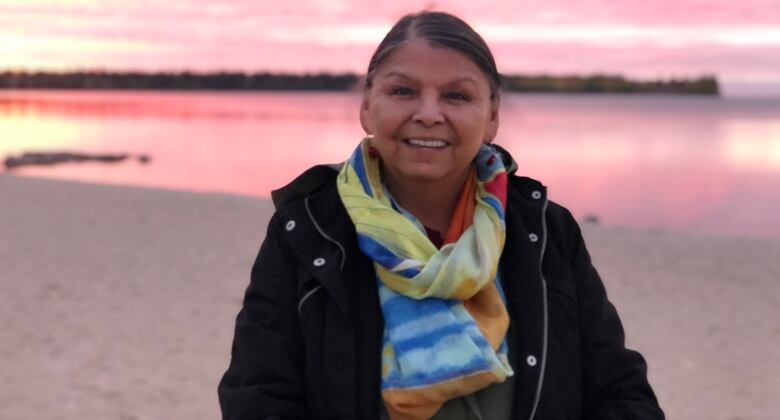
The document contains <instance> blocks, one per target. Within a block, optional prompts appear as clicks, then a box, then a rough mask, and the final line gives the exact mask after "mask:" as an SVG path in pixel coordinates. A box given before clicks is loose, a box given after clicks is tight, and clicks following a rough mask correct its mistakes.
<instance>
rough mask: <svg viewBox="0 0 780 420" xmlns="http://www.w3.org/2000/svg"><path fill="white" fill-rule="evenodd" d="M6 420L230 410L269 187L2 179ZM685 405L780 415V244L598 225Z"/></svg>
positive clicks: (1, 386)
mask: <svg viewBox="0 0 780 420" xmlns="http://www.w3.org/2000/svg"><path fill="white" fill-rule="evenodd" d="M0 200H1V201H0V203H1V204H0V358H2V362H0V363H1V364H0V419H2V420H16V419H37V420H48V419H58V420H59V419H62V420H70V419H73V420H77V419H78V420H83V419H119V420H131V419H138V420H141V419H144V420H145V419H149V420H154V419H191V420H197V419H216V418H219V417H220V414H219V406H218V402H217V395H216V386H217V382H218V381H219V378H220V376H221V375H222V372H223V371H224V370H225V368H226V367H227V363H228V360H229V352H230V343H231V340H232V335H233V322H234V318H235V315H236V313H237V311H238V309H239V307H240V304H241V298H242V295H243V291H244V289H245V288H246V286H247V283H248V278H249V269H250V266H251V263H252V261H253V259H254V256H255V254H256V252H257V249H258V247H259V244H260V242H261V240H262V238H263V236H264V234H265V225H266V223H267V221H268V218H269V217H270V215H271V212H272V205H271V204H270V202H269V201H268V200H264V199H258V198H249V197H239V196H231V195H218V194H194V193H188V192H177V191H163V190H153V189H142V188H130V187H117V186H103V185H92V184H83V183H75V182H64V181H52V180H42V179H33V178H21V177H14V176H11V175H8V174H2V175H0ZM584 232H585V236H586V240H587V242H588V246H589V248H590V250H591V254H592V256H593V259H594V262H595V263H596V266H597V267H598V268H599V270H600V272H601V274H602V277H603V278H604V281H605V283H606V285H607V290H608V292H609V294H610V297H611V299H612V300H613V301H614V302H615V304H616V306H617V307H618V310H619V312H620V313H621V316H622V318H623V322H624V325H625V326H626V330H627V336H628V343H629V345H630V346H631V347H634V348H636V349H638V350H640V351H641V352H642V353H643V354H644V355H645V357H646V358H647V359H648V362H649V366H650V370H649V375H650V381H651V383H652V384H653V385H654V387H655V389H656V392H657V394H658V397H659V400H660V401H661V404H662V406H663V407H664V409H665V410H666V412H667V417H668V418H669V419H691V420H697V419H701V420H705V419H706V420H718V419H723V420H736V419H766V420H769V419H777V418H780V350H778V344H780V322H779V321H778V320H780V240H760V239H748V238H737V237H725V236H707V235H701V234H698V235H694V234H680V233H675V234H672V233H665V232H648V231H636V230H629V229H621V228H609V227H601V226H593V225H586V226H584Z"/></svg>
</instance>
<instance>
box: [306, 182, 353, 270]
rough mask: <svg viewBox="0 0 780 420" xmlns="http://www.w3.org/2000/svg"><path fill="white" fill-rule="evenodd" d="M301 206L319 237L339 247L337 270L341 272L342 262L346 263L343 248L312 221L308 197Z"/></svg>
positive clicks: (312, 216) (342, 268)
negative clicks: (339, 256)
mask: <svg viewBox="0 0 780 420" xmlns="http://www.w3.org/2000/svg"><path fill="white" fill-rule="evenodd" d="M303 205H304V207H306V214H308V215H309V220H311V223H312V224H313V225H314V228H315V229H317V232H319V233H320V235H322V237H323V238H325V239H326V240H328V241H330V242H332V243H334V244H336V246H337V247H339V251H341V263H340V264H339V270H342V271H343V270H344V261H346V259H347V252H346V251H344V247H343V246H341V244H340V243H339V241H337V240H335V239H333V238H331V237H330V236H328V234H327V233H325V231H324V230H322V228H321V227H320V224H319V223H317V220H316V219H314V215H313V214H312V213H311V209H309V197H306V198H305V199H303Z"/></svg>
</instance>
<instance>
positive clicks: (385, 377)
mask: <svg viewBox="0 0 780 420" xmlns="http://www.w3.org/2000/svg"><path fill="white" fill-rule="evenodd" d="M370 148H371V146H370V145H369V144H368V141H365V140H364V141H363V142H362V143H361V144H360V145H359V146H358V147H357V149H356V150H355V152H354V153H353V154H352V157H351V158H350V159H349V161H347V162H346V163H345V164H344V166H343V167H342V169H341V172H340V173H339V176H338V181H337V184H338V191H339V195H340V197H341V200H342V202H343V203H344V206H345V207H346V209H347V213H348V214H349V216H350V218H351V219H352V222H353V223H354V225H355V228H356V230H357V234H358V242H359V246H360V249H361V250H362V252H363V253H364V254H366V255H368V256H369V257H370V258H371V259H372V260H373V261H374V269H375V271H376V274H377V277H378V281H379V299H380V303H381V306H382V313H383V315H384V320H385V331H384V342H383V347H382V397H383V399H384V401H385V405H386V407H387V410H388V413H389V414H390V417H391V418H392V419H394V420H395V419H426V418H430V417H431V416H433V415H434V414H436V412H437V411H438V410H439V409H440V408H441V406H442V404H443V403H444V402H445V401H447V400H450V399H453V398H457V397H461V396H464V395H468V394H471V393H473V392H475V391H477V390H480V389H482V388H485V387H486V386H488V385H490V384H492V383H494V382H502V381H503V380H504V379H505V378H506V377H507V376H511V375H512V374H513V372H512V369H511V367H510V366H509V362H508V359H507V345H506V341H505V336H506V331H507V329H508V326H509V316H508V314H507V311H506V306H505V304H504V299H503V296H502V295H501V292H500V285H497V283H498V281H499V280H498V278H497V274H498V273H497V270H498V261H499V258H500V256H501V251H502V249H503V246H504V238H505V232H506V228H505V224H504V211H505V208H506V188H507V174H506V170H505V169H504V166H503V162H502V161H501V157H500V156H499V155H498V153H497V152H495V151H494V150H493V149H492V148H491V147H489V146H482V148H481V149H480V151H479V153H478V155H477V157H476V159H475V160H474V169H473V170H472V172H471V173H472V174H474V175H475V176H474V177H472V180H471V183H470V185H469V183H467V187H466V188H464V191H466V192H464V193H462V196H461V200H459V203H460V204H459V208H457V209H456V210H455V214H454V217H453V221H452V222H451V225H452V226H451V228H450V231H449V232H448V234H447V238H448V241H449V242H450V243H446V244H445V245H444V246H442V247H441V249H437V247H436V246H435V245H434V244H433V243H431V241H430V240H429V239H428V237H427V236H426V234H425V230H424V228H423V226H422V224H420V223H419V222H418V221H417V220H416V219H415V218H414V216H412V215H411V214H409V213H408V212H406V211H404V210H403V209H401V208H400V207H399V206H396V205H395V203H394V202H393V200H392V197H390V196H389V193H388V191H387V190H386V189H385V188H384V186H383V184H382V180H381V176H380V168H381V161H380V159H379V158H378V156H377V155H376V153H373V152H371V153H370V152H369V151H370ZM469 186H471V188H469ZM468 191H471V192H470V195H471V196H470V197H468V195H469V193H468ZM464 197H465V199H464ZM463 203H465V204H466V207H465V208H466V210H465V211H464V210H463V208H464V207H463ZM468 204H470V206H468ZM458 218H460V220H457V219H458ZM464 218H465V219H464ZM453 226H460V227H459V228H458V227H455V228H453ZM453 229H455V232H453ZM453 233H455V235H453ZM451 237H452V238H451Z"/></svg>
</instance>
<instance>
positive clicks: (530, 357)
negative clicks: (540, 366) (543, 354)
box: [525, 355, 536, 367]
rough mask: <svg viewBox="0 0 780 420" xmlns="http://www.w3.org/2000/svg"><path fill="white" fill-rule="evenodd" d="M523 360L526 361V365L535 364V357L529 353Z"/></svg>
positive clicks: (532, 365)
mask: <svg viewBox="0 0 780 420" xmlns="http://www.w3.org/2000/svg"><path fill="white" fill-rule="evenodd" d="M525 362H526V363H528V366H531V367H534V366H536V357H534V356H533V355H530V356H528V357H526V358H525Z"/></svg>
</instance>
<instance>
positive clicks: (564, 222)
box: [507, 174, 581, 254]
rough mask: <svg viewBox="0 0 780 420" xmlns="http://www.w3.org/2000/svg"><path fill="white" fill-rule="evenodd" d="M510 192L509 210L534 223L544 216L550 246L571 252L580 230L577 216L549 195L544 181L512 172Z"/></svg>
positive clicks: (508, 193)
mask: <svg viewBox="0 0 780 420" xmlns="http://www.w3.org/2000/svg"><path fill="white" fill-rule="evenodd" d="M507 195H508V203H507V211H508V212H513V213H515V215H518V214H519V215H520V216H521V218H522V219H523V220H524V222H525V223H526V224H535V223H536V222H537V220H539V219H540V218H542V220H543V223H544V229H545V230H546V235H547V238H546V239H547V245H548V247H552V248H555V249H558V250H560V251H561V252H563V253H566V254H568V253H570V252H571V250H572V249H573V248H574V247H576V246H577V244H578V242H579V240H580V238H581V232H580V227H579V225H578V224H577V221H576V219H575V218H574V216H573V215H572V213H571V212H570V211H569V209H567V208H566V207H564V206H563V205H561V204H559V203H557V202H555V201H552V200H550V199H549V198H548V195H547V187H545V186H544V184H542V183H541V182H539V181H537V180H535V179H533V178H529V177H524V176H518V175H514V174H513V175H510V177H509V185H508V192H507Z"/></svg>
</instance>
